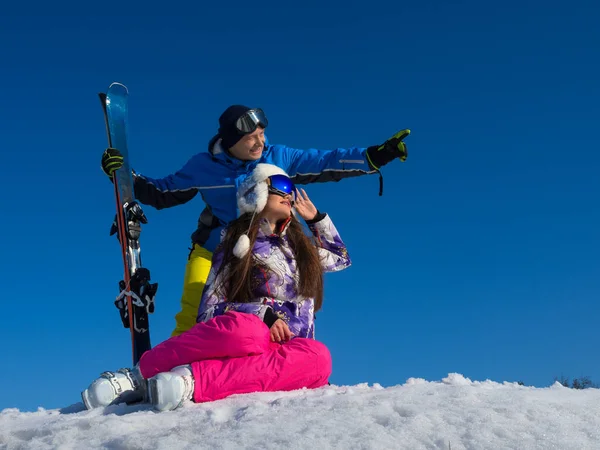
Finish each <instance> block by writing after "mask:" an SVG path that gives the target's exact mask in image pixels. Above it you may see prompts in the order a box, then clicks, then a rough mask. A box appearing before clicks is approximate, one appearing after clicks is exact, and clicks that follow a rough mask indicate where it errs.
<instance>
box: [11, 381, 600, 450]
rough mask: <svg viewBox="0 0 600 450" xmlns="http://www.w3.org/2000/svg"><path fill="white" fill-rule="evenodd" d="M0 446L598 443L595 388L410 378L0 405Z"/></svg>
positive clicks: (599, 410) (315, 448) (315, 449)
mask: <svg viewBox="0 0 600 450" xmlns="http://www.w3.org/2000/svg"><path fill="white" fill-rule="evenodd" d="M0 448H1V449H90V448H106V449H168V450H174V449H187V448H190V449H191V448H207V449H239V448H254V449H259V448H260V449H262V448H265V449H277V450H282V449H311V450H321V449H329V448H332V449H452V450H458V449H561V450H567V449H577V450H582V449H600V390H598V389H586V390H573V389H567V388H564V387H562V386H561V385H559V384H558V383H555V384H554V385H553V386H550V387H548V388H531V387H525V386H518V385H516V384H514V383H496V382H492V381H483V382H477V381H471V380H469V379H468V378H465V377H463V376H462V375H459V374H449V375H448V377H446V378H444V379H443V380H442V381H439V382H429V381H425V380H422V379H409V380H407V382H406V383H405V384H404V385H401V386H394V387H390V388H385V389H384V388H382V387H381V386H379V385H377V384H375V385H373V386H369V385H367V384H360V385H357V386H328V387H325V388H322V389H318V390H314V391H308V390H301V391H294V392H277V393H257V394H249V395H240V396H235V397H230V398H228V399H224V400H221V401H218V402H213V403H206V404H193V403H189V404H187V405H186V406H185V407H184V408H181V409H180V410H177V411H172V412H166V413H156V412H154V411H152V410H150V409H149V408H148V407H147V406H141V405H137V406H126V405H118V406H112V407H108V408H106V409H98V410H94V411H85V410H84V409H83V405H82V404H75V405H72V406H69V407H66V408H63V409H62V410H44V409H41V408H40V410H39V411H37V412H31V413H28V412H20V411H19V410H17V409H13V408H10V409H5V410H3V411H2V412H0Z"/></svg>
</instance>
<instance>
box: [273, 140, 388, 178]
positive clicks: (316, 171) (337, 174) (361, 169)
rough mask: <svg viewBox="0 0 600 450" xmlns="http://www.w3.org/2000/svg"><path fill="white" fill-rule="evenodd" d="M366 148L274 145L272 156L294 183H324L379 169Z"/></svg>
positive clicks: (370, 172)
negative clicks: (319, 148) (368, 155)
mask: <svg viewBox="0 0 600 450" xmlns="http://www.w3.org/2000/svg"><path fill="white" fill-rule="evenodd" d="M366 151H367V150H366V148H358V147H353V148H348V149H345V148H337V149H335V150H317V149H314V148H311V149H308V150H299V149H295V148H290V147H286V146H284V145H275V146H273V158H274V160H275V161H277V164H276V165H278V166H279V167H281V168H282V169H284V170H285V171H286V172H287V173H288V175H289V176H290V177H291V178H292V180H293V182H294V183H295V184H308V183H325V182H328V181H340V180H341V179H344V178H351V177H357V176H360V175H367V174H372V173H376V171H375V170H371V168H370V167H369V163H368V161H367V156H366Z"/></svg>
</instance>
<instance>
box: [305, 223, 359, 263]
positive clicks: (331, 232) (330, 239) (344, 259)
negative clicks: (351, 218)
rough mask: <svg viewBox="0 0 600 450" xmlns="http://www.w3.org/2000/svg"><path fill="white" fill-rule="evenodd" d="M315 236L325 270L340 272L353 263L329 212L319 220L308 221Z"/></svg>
mask: <svg viewBox="0 0 600 450" xmlns="http://www.w3.org/2000/svg"><path fill="white" fill-rule="evenodd" d="M307 225H308V228H309V229H310V231H311V232H312V234H313V236H314V237H315V241H316V245H317V249H318V251H319V256H320V257H321V266H322V267H323V271H325V272H338V271H340V270H344V269H346V268H348V267H350V265H351V264H352V261H351V260H350V256H349V255H348V250H347V249H346V245H345V244H344V242H343V241H342V238H341V237H340V234H339V233H338V231H337V229H336V228H335V226H334V225H333V222H332V221H331V219H330V218H329V216H328V215H327V214H323V215H322V218H320V220H317V221H314V222H313V221H311V222H307Z"/></svg>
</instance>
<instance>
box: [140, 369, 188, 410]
mask: <svg viewBox="0 0 600 450" xmlns="http://www.w3.org/2000/svg"><path fill="white" fill-rule="evenodd" d="M193 394H194V377H193V375H192V371H191V368H190V366H189V365H186V366H177V367H175V368H174V369H172V370H171V371H170V372H161V373H159V374H158V375H156V376H154V377H152V378H150V379H149V380H148V400H149V402H150V403H151V404H152V406H154V409H156V410H158V411H172V410H174V409H177V408H179V407H180V406H181V405H182V404H183V402H185V401H186V400H192V396H193Z"/></svg>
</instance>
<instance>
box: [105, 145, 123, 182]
mask: <svg viewBox="0 0 600 450" xmlns="http://www.w3.org/2000/svg"><path fill="white" fill-rule="evenodd" d="M121 167H123V154H122V153H121V152H120V151H119V150H117V149H116V148H107V149H106V150H104V153H102V172H104V173H105V174H106V176H107V177H108V178H110V179H111V180H112V176H113V173H115V170H119V169H120V168H121Z"/></svg>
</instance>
